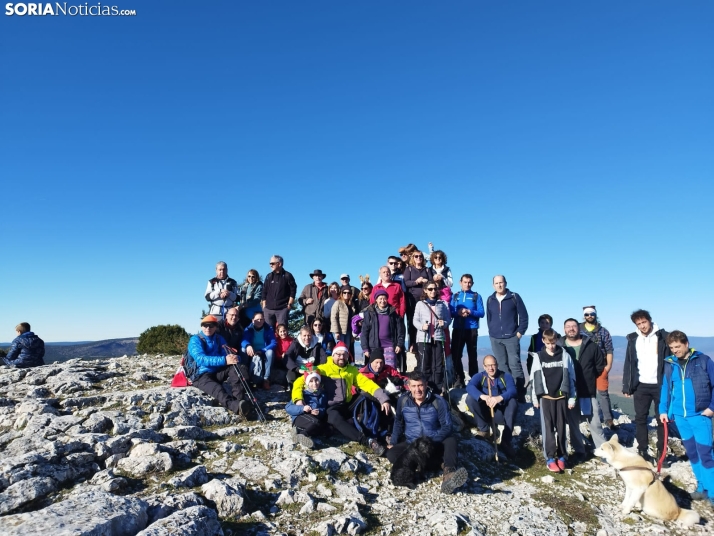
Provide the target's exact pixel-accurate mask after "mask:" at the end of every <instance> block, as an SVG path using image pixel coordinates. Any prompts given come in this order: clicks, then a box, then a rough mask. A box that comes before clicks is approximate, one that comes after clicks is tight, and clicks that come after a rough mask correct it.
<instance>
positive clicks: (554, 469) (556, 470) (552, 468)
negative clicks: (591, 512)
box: [545, 458, 560, 473]
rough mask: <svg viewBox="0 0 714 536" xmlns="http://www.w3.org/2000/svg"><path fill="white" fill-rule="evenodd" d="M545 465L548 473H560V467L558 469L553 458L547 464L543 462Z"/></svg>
mask: <svg viewBox="0 0 714 536" xmlns="http://www.w3.org/2000/svg"><path fill="white" fill-rule="evenodd" d="M545 465H546V467H547V468H548V471H551V472H553V473H560V467H558V463H557V462H556V461H555V460H554V459H553V458H550V459H549V460H548V461H547V462H545Z"/></svg>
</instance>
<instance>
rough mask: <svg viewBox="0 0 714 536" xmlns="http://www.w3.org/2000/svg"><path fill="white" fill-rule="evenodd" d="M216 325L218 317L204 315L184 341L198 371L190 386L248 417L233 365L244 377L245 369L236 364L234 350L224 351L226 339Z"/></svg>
mask: <svg viewBox="0 0 714 536" xmlns="http://www.w3.org/2000/svg"><path fill="white" fill-rule="evenodd" d="M217 329H218V319H217V318H216V317H215V316H213V315H208V316H206V317H205V318H204V319H203V320H201V331H200V332H199V333H198V334H196V335H194V336H193V337H191V339H190V340H189V341H188V352H189V354H191V357H193V359H194V360H195V361H196V364H197V365H198V373H197V374H198V375H197V377H196V378H195V379H193V380H192V381H193V386H194V387H196V388H198V389H200V390H201V391H203V392H204V393H206V394H207V395H209V396H212V397H213V398H215V399H216V400H217V401H218V403H219V404H220V405H221V406H223V407H224V408H226V409H228V410H230V411H232V412H233V413H237V414H239V415H242V416H243V417H244V418H246V419H252V418H253V415H254V414H253V411H252V410H251V407H250V404H249V403H248V401H247V400H245V399H244V395H245V392H244V390H243V385H242V382H241V380H240V377H239V376H238V371H237V370H236V367H235V366H234V365H238V366H240V367H241V372H242V374H243V376H244V377H245V378H247V377H248V376H247V375H248V371H247V370H246V369H245V367H243V366H242V365H239V364H238V356H237V355H236V354H229V353H228V352H227V351H226V349H225V345H226V341H225V339H224V338H223V337H221V336H220V335H219V334H218V333H217ZM226 381H227V382H228V383H229V385H230V387H231V394H228V393H226V391H225V390H224V389H223V384H224V383H225V382H226Z"/></svg>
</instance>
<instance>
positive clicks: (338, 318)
mask: <svg viewBox="0 0 714 536" xmlns="http://www.w3.org/2000/svg"><path fill="white" fill-rule="evenodd" d="M354 314H355V310H354V306H353V302H352V288H351V287H350V286H349V285H342V286H341V287H340V296H339V298H338V300H337V301H336V302H335V304H334V305H333V306H332V311H331V312H330V330H331V331H332V336H333V337H334V338H335V342H340V341H342V342H343V343H345V346H347V347H348V348H349V346H350V340H351V338H352V317H353V316H354ZM351 355H354V354H351Z"/></svg>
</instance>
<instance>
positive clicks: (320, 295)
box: [298, 269, 329, 326]
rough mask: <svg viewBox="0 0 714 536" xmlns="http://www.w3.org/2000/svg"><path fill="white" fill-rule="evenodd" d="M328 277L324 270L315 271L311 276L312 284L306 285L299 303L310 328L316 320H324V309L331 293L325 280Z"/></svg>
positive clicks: (306, 323)
mask: <svg viewBox="0 0 714 536" xmlns="http://www.w3.org/2000/svg"><path fill="white" fill-rule="evenodd" d="M326 277H327V274H325V273H324V272H323V271H322V270H320V269H317V270H314V271H313V272H312V273H311V274H310V278H311V279H312V283H310V284H309V285H305V288H303V289H302V292H301V293H300V297H299V298H298V303H299V304H300V305H302V312H303V315H304V316H305V325H306V326H309V325H310V324H312V321H313V320H315V318H322V307H323V305H324V304H325V300H326V299H327V297H328V295H329V292H328V290H327V285H326V284H325V283H324V279H325V278H326Z"/></svg>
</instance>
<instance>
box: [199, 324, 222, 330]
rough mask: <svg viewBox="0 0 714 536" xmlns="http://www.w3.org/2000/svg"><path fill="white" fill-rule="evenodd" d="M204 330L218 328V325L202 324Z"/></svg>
mask: <svg viewBox="0 0 714 536" xmlns="http://www.w3.org/2000/svg"><path fill="white" fill-rule="evenodd" d="M201 327H202V328H214V329H215V328H217V327H218V324H201Z"/></svg>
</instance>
